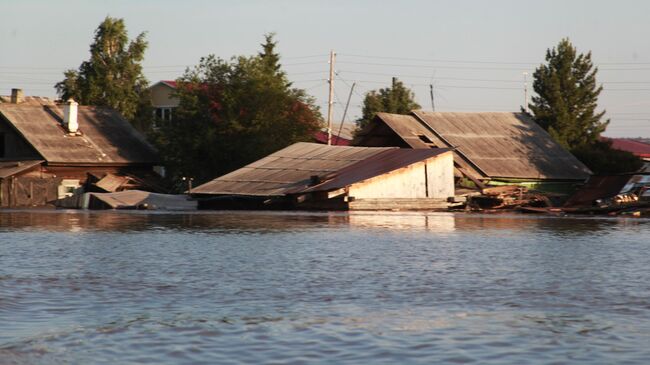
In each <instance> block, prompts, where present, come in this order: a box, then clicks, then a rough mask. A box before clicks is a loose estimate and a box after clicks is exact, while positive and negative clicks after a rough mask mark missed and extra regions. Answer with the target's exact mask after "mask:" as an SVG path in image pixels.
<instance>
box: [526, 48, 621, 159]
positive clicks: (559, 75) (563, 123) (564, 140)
mask: <svg viewBox="0 0 650 365" xmlns="http://www.w3.org/2000/svg"><path fill="white" fill-rule="evenodd" d="M546 62H547V64H545V65H544V64H542V65H540V66H539V67H538V68H537V70H535V73H534V74H533V77H534V82H533V89H534V90H535V92H536V93H537V96H533V97H532V103H531V104H530V105H529V106H530V110H531V111H532V113H533V115H534V116H535V120H536V121H537V123H539V125H541V126H542V127H543V128H544V129H546V130H547V131H548V133H549V134H550V135H551V136H552V137H553V138H554V139H555V140H556V141H557V142H558V143H559V144H560V145H562V146H563V147H565V148H567V149H569V150H570V149H572V148H575V147H578V146H581V145H585V144H590V143H593V142H595V141H597V140H598V138H599V137H600V134H601V133H602V132H604V131H605V128H606V127H607V124H608V123H609V120H607V121H604V122H603V121H601V119H602V117H603V116H604V115H605V111H602V112H599V113H597V112H596V108H597V107H598V95H600V92H601V91H602V90H603V87H602V86H597V85H596V73H597V72H598V68H594V67H593V63H592V62H591V52H589V53H587V54H586V55H583V54H579V55H578V54H577V51H576V48H575V47H573V45H572V44H571V42H570V41H569V40H568V39H566V38H565V39H562V40H561V41H560V43H559V44H558V45H557V47H555V48H553V49H549V50H547V51H546Z"/></svg>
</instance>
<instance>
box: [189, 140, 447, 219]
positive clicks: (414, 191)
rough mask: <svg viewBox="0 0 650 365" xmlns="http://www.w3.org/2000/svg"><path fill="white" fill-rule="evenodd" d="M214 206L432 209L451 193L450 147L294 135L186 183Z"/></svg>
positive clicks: (207, 205)
mask: <svg viewBox="0 0 650 365" xmlns="http://www.w3.org/2000/svg"><path fill="white" fill-rule="evenodd" d="M191 194H192V195H193V196H195V197H197V198H199V199H201V201H200V203H199V206H200V207H204V208H215V209H226V208H227V209H233V208H235V209H236V208H240V209H244V208H247V209H251V208H261V209H273V208H276V209H277V208H279V209H287V208H298V209H328V210H330V209H333V210H340V209H371V210H375V209H433V208H446V206H447V205H446V201H447V198H449V197H452V196H454V181H453V155H452V152H451V151H450V150H447V149H436V150H433V149H428V150H413V149H400V148H394V147H383V148H366V147H344V146H327V145H323V144H316V143H305V142H301V143H296V144H293V145H291V146H289V147H287V148H285V149H283V150H280V151H278V152H276V153H273V154H271V155H269V156H267V157H265V158H263V159H261V160H259V161H256V162H253V163H251V164H249V165H247V166H244V167H242V168H241V169H239V170H236V171H233V172H231V173H229V174H227V175H224V176H221V177H218V178H216V179H214V180H212V181H210V182H207V183H205V184H203V185H200V186H198V187H196V188H194V189H192V191H191Z"/></svg>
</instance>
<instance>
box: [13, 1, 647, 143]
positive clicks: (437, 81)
mask: <svg viewBox="0 0 650 365" xmlns="http://www.w3.org/2000/svg"><path fill="white" fill-rule="evenodd" d="M648 14H650V1H642V0H639V1H632V0H627V1H626V0H620V1H600V0H590V1H587V0H571V1H567V0H562V1H556V0H545V1H539V0H538V1H528V0H490V1H487V0H484V1H479V0H476V1H469V0H467V1H459V0H456V1H435V0H428V1H425V0H423V1H415V0H400V1H382V0H373V1H370V0H357V1H353V0H347V1H345V0H330V1H316V0H314V1H309V0H302V1H298V0H295V1H289V0H238V1H234V0H233V1H207V0H183V1H178V0H177V1H171V0H114V1H106V0H104V1H102V0H93V1H88V0H58V1H51V0H43V1H37V0H34V1H30V0H21V1H14V0H0V46H1V48H0V94H4V95H7V94H9V93H10V90H11V88H22V89H23V90H24V91H25V94H26V95H40V96H50V97H54V96H56V93H55V90H54V88H53V85H54V84H55V83H56V82H58V81H60V80H61V79H62V78H63V76H62V75H63V71H64V70H66V69H70V68H73V69H76V68H78V67H79V65H80V64H81V62H82V61H84V60H87V59H88V58H89V51H88V50H89V45H90V43H91V42H92V39H93V33H94V31H95V29H96V28H97V26H98V25H99V23H100V22H101V21H102V20H103V19H104V18H105V17H106V16H111V17H117V18H123V19H124V20H125V22H126V26H127V29H128V31H129V36H130V37H131V38H135V37H136V36H137V35H138V34H139V33H141V32H146V39H147V41H148V42H149V47H148V49H147V52H146V56H145V61H144V63H143V66H144V71H145V75H146V77H147V79H148V80H149V82H150V83H152V84H153V83H155V82H157V81H159V80H172V79H175V78H177V77H179V76H180V75H182V73H183V71H184V70H185V69H186V68H187V67H191V66H193V65H196V64H197V63H198V62H199V60H200V58H201V57H203V56H207V55H210V54H214V55H215V56H217V57H221V58H224V59H229V58H231V57H233V56H237V55H252V54H255V53H256V52H258V51H259V49H260V44H261V43H262V42H263V38H264V34H266V33H270V32H274V33H276V40H277V41H278V42H279V43H278V51H279V53H280V54H281V57H282V59H281V60H282V64H283V67H284V70H285V71H286V72H287V74H288V76H289V79H290V80H291V81H293V84H294V86H295V87H299V88H302V89H305V90H306V91H307V92H308V93H309V94H310V95H312V96H314V97H315V98H316V102H317V104H318V105H319V106H320V108H321V112H322V113H323V115H326V114H327V96H328V84H327V79H328V72H329V64H328V57H329V55H328V54H329V52H330V51H331V50H333V51H334V52H335V53H336V55H337V56H336V62H335V64H334V65H335V67H334V69H335V71H336V76H335V78H334V88H335V98H334V121H335V122H336V124H335V129H336V125H337V124H338V123H340V122H341V120H342V119H343V113H344V109H345V106H346V104H347V100H348V95H351V97H350V103H349V111H348V113H347V115H346V117H345V121H346V123H351V122H352V121H354V120H355V119H357V118H359V117H360V115H361V105H362V102H363V96H364V95H365V93H367V92H368V91H370V90H373V89H379V88H384V87H389V86H390V83H391V78H392V77H397V78H398V79H399V80H401V81H402V82H404V84H405V85H406V86H408V87H410V88H411V89H412V90H413V91H414V93H415V95H416V100H417V102H418V103H419V104H420V105H421V107H422V108H423V109H426V110H431V109H432V107H433V105H432V101H431V96H430V86H429V85H433V90H434V97H433V103H434V104H435V110H436V111H459V112H466V111H519V109H520V107H521V106H522V105H523V104H524V100H525V97H524V96H525V93H524V87H525V79H526V80H527V85H528V90H529V96H530V94H532V93H533V92H532V82H531V77H532V74H533V72H534V70H535V68H536V67H538V66H539V65H540V63H542V62H544V56H545V53H546V50H547V49H548V48H551V47H554V46H555V45H556V44H557V43H558V42H559V41H560V40H561V39H562V38H564V37H568V38H569V39H570V40H571V42H572V43H573V44H574V46H576V47H577V49H578V52H581V53H586V52H589V51H591V52H592V59H593V61H594V64H595V65H596V66H597V67H598V69H599V71H598V76H597V79H598V82H599V83H601V84H602V85H603V87H604V90H603V92H602V94H601V95H600V98H599V106H600V108H599V109H600V110H606V111H607V113H606V118H609V119H610V120H611V123H610V125H609V127H608V129H607V131H606V133H605V134H606V135H608V136H611V137H646V138H650V40H649V38H648V36H649V35H650V21H648ZM524 73H528V75H527V76H526V75H524ZM353 85H354V89H353V90H352V91H351V88H352V86H353Z"/></svg>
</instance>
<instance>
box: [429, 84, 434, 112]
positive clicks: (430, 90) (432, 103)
mask: <svg viewBox="0 0 650 365" xmlns="http://www.w3.org/2000/svg"><path fill="white" fill-rule="evenodd" d="M429 93H430V94H431V110H433V111H434V112H435V111H436V103H434V101H433V84H429Z"/></svg>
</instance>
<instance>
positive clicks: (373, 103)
mask: <svg viewBox="0 0 650 365" xmlns="http://www.w3.org/2000/svg"><path fill="white" fill-rule="evenodd" d="M414 99H415V94H414V93H413V91H411V90H410V89H409V88H407V87H406V86H404V84H403V83H402V82H401V81H398V80H397V79H395V78H393V84H392V86H391V87H387V88H383V89H379V90H372V91H370V92H368V93H367V94H366V97H365V98H364V99H363V109H362V116H361V118H359V119H357V128H358V129H363V128H364V127H365V126H366V125H367V124H368V123H370V121H371V120H372V119H373V118H374V117H375V114H377V113H379V112H386V113H394V114H409V113H410V112H411V110H414V109H420V105H418V103H416V102H415V100H414Z"/></svg>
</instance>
